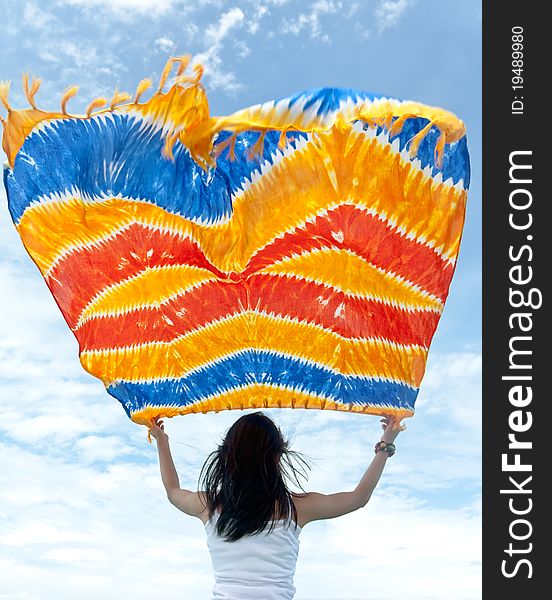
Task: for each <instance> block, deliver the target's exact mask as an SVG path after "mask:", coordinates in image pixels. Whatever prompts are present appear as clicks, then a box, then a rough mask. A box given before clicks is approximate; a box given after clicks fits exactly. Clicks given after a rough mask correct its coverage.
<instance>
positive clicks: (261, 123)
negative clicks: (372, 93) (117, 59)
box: [0, 54, 465, 170]
mask: <svg viewBox="0 0 552 600" xmlns="http://www.w3.org/2000/svg"><path fill="white" fill-rule="evenodd" d="M191 60H192V57H191V55H190V54H185V55H182V56H171V57H169V59H168V60H167V62H166V63H165V66H164V67H163V70H162V72H161V76H160V78H159V84H158V87H157V92H155V93H154V95H153V96H152V97H151V98H150V99H149V100H147V101H146V102H140V99H141V97H142V95H143V93H144V92H145V91H146V90H148V89H149V88H150V87H151V86H152V85H153V82H152V80H151V79H150V78H145V79H142V80H141V81H140V82H139V83H138V85H137V87H136V92H135V94H134V97H132V96H131V95H130V94H128V93H127V92H119V91H118V89H117V88H115V92H114V94H113V97H112V98H111V100H110V101H108V100H106V99H105V98H95V99H93V100H92V102H90V104H89V105H88V107H87V109H86V114H85V116H79V115H69V113H68V112H67V102H68V101H69V100H70V99H71V98H72V97H73V96H74V95H75V94H76V93H77V91H78V89H79V87H78V86H71V87H69V88H68V89H67V90H66V91H65V92H64V93H63V95H62V98H61V114H56V113H49V112H45V111H41V110H39V109H37V107H36V103H35V95H36V93H37V91H38V89H39V87H40V84H41V82H42V81H41V79H35V78H32V79H30V77H29V74H28V73H24V74H23V76H22V77H23V89H24V92H25V96H26V98H27V100H28V102H29V104H30V106H31V109H32V110H31V109H28V110H27V111H13V110H12V108H11V107H10V105H9V102H8V94H9V89H10V82H9V81H4V82H0V102H2V104H3V106H4V107H5V108H6V110H7V111H8V119H7V120H5V119H2V121H1V123H2V126H3V129H4V136H6V135H7V134H6V131H7V130H8V129H11V130H10V131H9V133H8V137H9V138H10V139H9V144H8V143H6V144H4V141H3V145H4V146H5V147H7V146H9V148H10V156H8V160H9V161H10V162H11V163H12V164H13V160H14V158H15V154H16V153H17V150H18V149H19V148H20V147H21V145H22V144H23V142H24V140H25V137H26V136H27V135H28V133H29V132H30V131H31V130H32V128H33V127H34V126H35V125H36V124H38V123H39V122H40V121H42V120H45V119H53V118H64V117H68V118H87V119H89V118H91V117H92V116H94V115H96V114H98V113H100V112H103V111H113V110H115V109H116V108H121V109H124V107H127V106H128V107H129V108H130V107H135V108H136V111H137V112H139V113H141V114H143V115H152V116H153V117H154V119H156V120H159V119H163V120H164V125H165V124H166V125H168V126H167V127H165V128H164V130H163V131H164V136H165V141H164V145H163V150H162V153H163V156H165V157H166V158H168V159H171V160H172V159H174V154H173V147H174V144H175V143H176V142H177V141H178V140H179V141H180V142H181V143H182V144H183V145H184V146H186V147H187V148H188V150H189V151H190V154H191V156H192V157H193V158H194V160H196V162H197V163H198V164H200V165H201V166H202V167H203V168H204V169H205V170H207V169H208V168H209V167H213V166H215V164H216V158H217V157H218V156H220V154H221V152H222V151H223V150H224V149H225V148H229V159H230V160H235V144H236V137H237V135H238V134H239V133H242V132H244V131H257V132H258V133H259V138H258V139H257V141H256V142H255V144H254V145H253V146H252V147H251V148H250V149H249V150H248V152H247V157H248V159H250V160H251V159H253V158H254V157H255V156H262V153H263V148H264V142H265V138H266V133H267V131H269V130H280V137H279V140H278V147H279V148H285V147H286V146H287V144H288V142H289V141H290V139H289V138H288V133H289V131H290V130H301V131H305V132H307V133H311V134H312V135H313V136H314V137H316V135H318V134H320V133H323V132H324V131H328V130H330V129H332V128H335V129H336V130H338V131H346V130H347V129H349V128H350V127H351V126H352V123H353V121H357V120H360V121H362V122H364V123H365V124H366V125H367V126H369V127H377V126H380V127H384V128H385V129H386V130H387V131H388V133H389V136H390V137H393V136H394V135H396V134H398V133H400V131H402V129H403V127H404V126H405V123H406V122H407V121H408V120H409V119H414V118H424V119H427V120H428V123H427V125H426V126H425V127H424V128H423V129H422V130H421V131H419V132H418V133H417V134H416V135H415V136H413V137H412V139H411V140H410V141H409V142H408V150H409V155H410V156H411V157H414V156H415V155H416V154H417V153H418V150H419V147H420V144H421V143H422V141H423V140H424V138H425V137H426V136H427V135H428V134H429V132H430V131H431V130H432V129H433V128H436V129H437V130H438V131H439V137H438V139H437V143H436V145H435V151H434V158H435V164H436V165H437V166H438V167H440V166H441V163H442V158H443V155H444V150H445V146H446V144H447V143H453V142H455V141H458V140H459V139H461V137H462V136H463V135H464V134H465V127H464V124H463V122H462V121H461V120H460V119H457V118H456V117H455V116H454V115H452V113H449V112H447V111H444V110H443V109H440V108H435V107H430V106H426V105H422V104H420V103H417V102H409V101H405V102H400V101H397V100H392V99H391V100H389V99H381V100H380V101H379V102H377V103H368V102H367V103H364V104H359V105H358V106H354V107H353V108H352V109H351V110H348V111H347V112H346V113H337V114H336V115H335V119H334V121H333V123H331V124H330V125H320V121H316V120H315V121H314V122H313V124H312V125H311V126H306V127H303V125H302V122H301V121H300V119H301V118H302V116H301V117H300V118H299V119H297V117H294V119H295V121H296V122H286V123H282V122H281V119H280V120H277V119H276V117H277V115H276V114H274V117H273V116H272V113H264V114H263V113H261V112H259V113H255V114H251V113H250V112H247V111H238V112H236V113H234V114H232V115H229V116H224V117H211V115H210V112H209V104H208V101H207V95H206V92H205V89H204V87H203V85H202V84H201V79H202V76H203V66H202V65H201V64H195V65H194V66H193V67H192V70H191V71H192V72H191V73H190V74H186V73H185V72H186V70H187V68H188V67H189V65H190V63H191ZM175 64H177V65H178V68H177V71H176V76H175V79H174V82H173V83H172V85H171V86H170V88H169V89H168V90H167V92H164V91H163V88H164V87H165V85H166V83H167V80H168V78H169V76H170V73H171V71H172V69H173V67H174V65H175ZM160 96H161V97H167V100H166V102H167V103H170V111H168V110H167V109H166V108H165V106H163V99H162V98H160ZM108 103H109V105H108V106H107V108H105V107H106V105H107V104H108ZM33 111H34V112H33ZM15 113H17V114H18V115H21V118H20V117H16V114H15ZM294 119H291V121H293V120H294ZM275 120H276V121H277V122H276V123H275ZM22 122H24V123H25V126H24V127H23V126H21V123H22ZM223 130H228V131H230V132H231V135H230V136H229V137H228V138H227V139H226V140H224V141H223V142H219V143H215V140H216V137H217V135H218V133H219V132H220V131H223Z"/></svg>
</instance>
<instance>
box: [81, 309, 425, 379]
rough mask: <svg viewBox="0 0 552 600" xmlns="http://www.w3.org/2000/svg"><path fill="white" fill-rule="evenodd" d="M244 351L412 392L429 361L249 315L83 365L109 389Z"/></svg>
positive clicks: (174, 374)
mask: <svg viewBox="0 0 552 600" xmlns="http://www.w3.org/2000/svg"><path fill="white" fill-rule="evenodd" d="M255 335H256V336H258V337H255ZM244 348H255V349H265V348H266V349H271V350H274V351H276V352H282V353H286V354H291V355H292V356H296V357H299V358H303V359H306V360H311V361H314V362H316V363H317V364H319V365H321V366H325V367H328V368H331V369H334V370H336V371H337V372H340V373H343V374H351V375H364V376H368V377H380V378H385V379H391V380H398V381H403V382H405V383H407V384H408V385H411V386H414V387H418V386H419V384H420V382H421V380H422V377H423V373H424V369H425V362H426V357H427V349H424V348H420V347H417V346H399V345H396V344H393V343H389V342H383V341H380V340H375V339H368V340H357V339H349V338H344V337H342V336H340V335H338V334H337V333H335V332H333V331H329V330H327V329H324V328H322V327H320V326H318V325H314V324H308V323H298V322H296V321H291V320H289V319H286V318H284V317H275V316H271V315H263V314H258V313H254V312H252V311H249V312H247V313H243V314H240V315H237V316H230V317H228V318H226V319H222V320H219V321H218V322H216V323H213V324H210V325H207V326H205V327H202V328H201V329H199V330H196V331H193V332H190V333H188V334H186V335H184V336H181V337H179V338H177V339H175V340H174V341H172V342H170V343H169V344H165V343H158V342H151V343H147V344H144V345H142V346H139V347H136V346H133V347H127V348H116V349H111V350H102V351H87V350H86V347H84V348H83V351H82V353H81V355H80V361H81V364H82V366H83V367H84V368H85V369H86V370H87V371H88V372H89V373H91V374H92V375H94V376H96V377H100V378H101V379H102V380H103V381H104V383H105V384H106V385H107V384H108V383H109V382H111V381H114V380H117V379H124V380H126V381H140V380H148V379H157V378H161V379H163V378H179V377H182V376H183V375H185V374H186V373H187V372H189V371H191V370H192V369H195V368H197V367H201V366H203V365H206V364H208V363H210V362H214V361H216V360H218V359H221V358H223V357H225V356H228V355H229V354H232V353H234V352H237V351H239V350H242V349H244ZM100 374H101V375H100Z"/></svg>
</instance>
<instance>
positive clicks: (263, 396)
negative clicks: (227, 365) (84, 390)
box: [131, 383, 414, 425]
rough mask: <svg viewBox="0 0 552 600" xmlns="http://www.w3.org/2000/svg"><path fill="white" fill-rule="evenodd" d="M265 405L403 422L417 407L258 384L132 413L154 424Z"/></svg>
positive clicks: (142, 422) (139, 418) (135, 419)
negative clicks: (348, 400)
mask: <svg viewBox="0 0 552 600" xmlns="http://www.w3.org/2000/svg"><path fill="white" fill-rule="evenodd" d="M255 408H257V409H265V408H311V409H323V410H337V411H340V412H353V413H362V414H367V415H392V416H394V417H395V418H396V419H398V420H399V421H400V420H401V419H406V418H408V417H411V416H413V415H414V411H413V410H409V409H406V408H396V407H394V406H381V405H377V404H364V405H362V404H343V403H341V402H335V401H333V400H326V399H324V398H320V397H318V396H315V395H313V394H308V393H306V392H303V391H298V390H291V389H287V388H286V389H282V388H277V387H274V386H271V385H268V384H262V383H255V384H252V385H248V386H246V387H243V388H240V389H237V390H232V391H230V392H222V393H221V394H219V395H217V396H214V397H212V398H209V399H208V400H202V401H200V402H196V403H194V404H189V405H187V406H164V405H158V406H146V407H145V408H142V409H141V410H137V411H135V412H133V413H132V415H131V419H132V420H133V421H134V422H135V423H139V424H140V425H150V422H151V420H152V419H155V418H169V419H170V418H172V417H176V416H178V415H188V414H191V413H207V412H210V411H215V412H219V411H221V410H236V409H243V410H246V409H255Z"/></svg>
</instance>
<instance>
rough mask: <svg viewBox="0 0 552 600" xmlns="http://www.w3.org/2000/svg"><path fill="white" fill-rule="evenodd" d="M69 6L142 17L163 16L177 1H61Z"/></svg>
mask: <svg viewBox="0 0 552 600" xmlns="http://www.w3.org/2000/svg"><path fill="white" fill-rule="evenodd" d="M61 1H62V2H63V3H64V4H67V5H69V6H79V7H84V8H92V7H99V8H102V9H107V10H110V11H113V12H115V13H117V14H118V15H119V16H124V15H125V14H126V15H128V14H129V12H131V13H137V14H141V15H150V16H151V15H154V16H162V15H165V14H167V13H168V12H169V11H170V10H171V8H173V6H174V5H175V4H176V0H61Z"/></svg>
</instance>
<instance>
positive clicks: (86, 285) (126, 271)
mask: <svg viewBox="0 0 552 600" xmlns="http://www.w3.org/2000/svg"><path fill="white" fill-rule="evenodd" d="M98 245H99V247H95V246H92V247H88V248H87V247H85V248H80V249H78V250H75V251H74V252H72V253H71V254H68V255H66V256H65V257H63V258H62V259H61V260H60V261H59V262H58V263H57V264H56V266H55V267H54V268H53V269H52V271H51V273H50V275H49V277H48V278H47V283H48V286H49V288H50V290H51V291H52V294H53V295H54V297H55V299H56V301H57V303H58V305H59V307H60V309H61V311H62V312H63V315H64V316H65V319H66V320H67V322H68V324H69V326H70V327H71V328H74V327H75V325H76V323H77V321H78V319H79V316H80V315H81V313H82V311H83V310H84V308H85V307H86V306H87V304H88V303H89V302H90V300H91V299H92V298H93V297H94V296H95V295H96V294H97V293H98V292H100V291H102V290H104V289H105V288H106V287H108V286H110V285H113V284H115V283H118V282H120V281H122V280H124V279H126V278H128V277H132V276H134V275H137V274H138V273H140V272H141V271H143V270H144V269H145V268H146V267H158V266H168V265H181V264H187V265H193V266H197V267H202V268H205V269H209V270H210V271H212V272H213V273H215V274H217V275H218V276H222V277H224V274H223V273H221V272H220V271H219V270H218V269H216V268H215V267H213V265H212V264H211V263H210V262H209V261H208V260H207V259H206V258H205V256H204V255H203V252H202V251H201V249H200V248H199V246H198V245H197V244H196V243H195V242H194V241H193V240H191V239H190V238H183V237H181V236H179V235H178V234H175V233H170V232H161V231H158V230H155V229H150V228H149V227H146V226H145V225H142V224H140V223H134V224H132V225H130V226H129V227H128V228H127V229H125V230H124V231H122V232H120V233H118V234H117V235H116V236H115V237H114V238H112V239H109V240H106V241H103V242H100V243H99V244H98ZM148 253H149V254H150V256H148Z"/></svg>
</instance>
